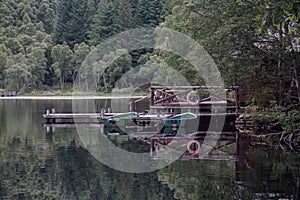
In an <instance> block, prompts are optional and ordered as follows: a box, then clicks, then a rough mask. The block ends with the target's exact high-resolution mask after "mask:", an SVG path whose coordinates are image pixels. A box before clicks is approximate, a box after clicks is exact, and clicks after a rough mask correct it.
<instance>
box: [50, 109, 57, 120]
mask: <svg viewBox="0 0 300 200" xmlns="http://www.w3.org/2000/svg"><path fill="white" fill-rule="evenodd" d="M51 113H52V114H55V109H54V108H52V109H51ZM52 123H56V120H55V118H54V117H53V119H52Z"/></svg>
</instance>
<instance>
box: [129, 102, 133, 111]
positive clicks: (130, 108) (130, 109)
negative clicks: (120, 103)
mask: <svg viewBox="0 0 300 200" xmlns="http://www.w3.org/2000/svg"><path fill="white" fill-rule="evenodd" d="M132 111H133V109H132V101H131V102H129V112H132Z"/></svg>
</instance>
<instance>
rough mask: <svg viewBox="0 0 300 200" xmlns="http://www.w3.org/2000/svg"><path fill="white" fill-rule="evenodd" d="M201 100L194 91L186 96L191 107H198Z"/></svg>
mask: <svg viewBox="0 0 300 200" xmlns="http://www.w3.org/2000/svg"><path fill="white" fill-rule="evenodd" d="M199 100H200V98H199V96H198V95H197V92H196V91H194V90H192V91H190V92H189V93H188V94H187V96H186V101H187V102H188V104H190V105H197V104H198V103H199Z"/></svg>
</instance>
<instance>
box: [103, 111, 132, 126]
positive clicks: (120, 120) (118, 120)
mask: <svg viewBox="0 0 300 200" xmlns="http://www.w3.org/2000/svg"><path fill="white" fill-rule="evenodd" d="M136 116H137V112H129V113H121V114H116V115H114V116H111V117H103V118H102V122H103V124H104V126H115V125H117V124H118V125H119V126H125V122H126V120H127V119H132V118H133V117H136Z"/></svg>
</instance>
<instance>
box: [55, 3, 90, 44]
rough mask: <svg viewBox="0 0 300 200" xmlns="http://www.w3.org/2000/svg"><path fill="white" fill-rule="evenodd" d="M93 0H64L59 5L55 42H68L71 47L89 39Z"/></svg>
mask: <svg viewBox="0 0 300 200" xmlns="http://www.w3.org/2000/svg"><path fill="white" fill-rule="evenodd" d="M92 6H93V3H92V1H91V0H84V1H80V0H62V1H60V2H59V5H58V19H57V22H56V25H55V29H54V38H53V39H54V42H55V43H57V44H62V43H64V42H66V43H67V44H68V45H69V46H70V47H71V48H73V47H74V45H75V44H77V43H81V42H85V41H87V32H88V31H89V29H90V23H91V15H92V14H93V7H92Z"/></svg>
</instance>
